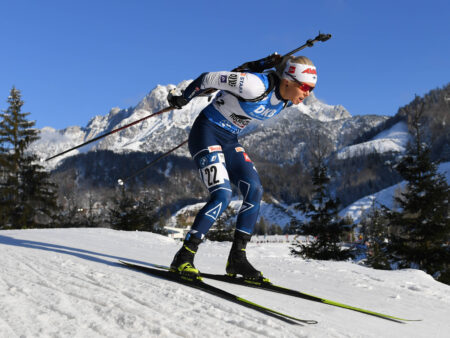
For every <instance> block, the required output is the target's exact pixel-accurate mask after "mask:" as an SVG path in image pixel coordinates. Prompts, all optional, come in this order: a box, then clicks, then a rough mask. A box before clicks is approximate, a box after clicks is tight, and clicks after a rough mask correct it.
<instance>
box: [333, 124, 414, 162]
mask: <svg viewBox="0 0 450 338" xmlns="http://www.w3.org/2000/svg"><path fill="white" fill-rule="evenodd" d="M409 141H411V135H410V134H409V132H408V126H407V124H406V122H403V121H402V122H398V123H397V124H395V125H394V126H393V127H391V128H389V129H387V130H383V131H382V132H380V133H379V134H378V135H376V136H375V137H374V138H373V139H372V140H370V141H367V142H363V143H359V144H355V145H351V146H347V147H344V148H342V149H340V150H339V151H338V153H337V158H338V159H340V160H344V159H347V158H350V157H355V156H361V155H367V154H371V153H387V152H396V153H402V152H404V151H405V149H406V146H407V144H408V142H409Z"/></svg>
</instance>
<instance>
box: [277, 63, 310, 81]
mask: <svg viewBox="0 0 450 338" xmlns="http://www.w3.org/2000/svg"><path fill="white" fill-rule="evenodd" d="M282 78H283V79H286V80H289V81H292V78H294V79H295V80H297V81H299V82H303V83H304V82H307V83H314V84H316V82H317V70H316V67H314V66H311V65H304V64H302V63H291V61H288V62H287V64H286V68H285V69H284V72H283V76H282Z"/></svg>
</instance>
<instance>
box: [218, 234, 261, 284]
mask: <svg viewBox="0 0 450 338" xmlns="http://www.w3.org/2000/svg"><path fill="white" fill-rule="evenodd" d="M251 237H252V236H251V235H249V234H246V233H243V232H241V231H237V230H236V231H235V232H234V241H233V245H232V246H231V251H230V255H229V256H228V261H227V267H226V272H227V275H228V276H230V277H236V275H242V277H243V278H244V279H245V280H251V281H268V279H265V278H264V277H263V274H262V272H261V271H258V270H256V269H255V268H254V267H253V266H252V265H251V264H250V262H249V261H248V260H247V256H246V252H245V248H246V246H247V242H249V241H250V238H251Z"/></svg>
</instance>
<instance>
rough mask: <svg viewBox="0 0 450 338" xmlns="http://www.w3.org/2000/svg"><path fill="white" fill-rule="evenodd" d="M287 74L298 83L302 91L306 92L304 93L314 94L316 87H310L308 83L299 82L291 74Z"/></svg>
mask: <svg viewBox="0 0 450 338" xmlns="http://www.w3.org/2000/svg"><path fill="white" fill-rule="evenodd" d="M285 74H287V75H289V77H290V78H291V79H292V80H293V81H294V82H296V83H297V84H298V85H299V88H300V90H302V91H304V92H310V93H311V92H312V91H313V90H314V88H315V87H311V86H310V85H307V84H306V83H303V82H300V81H299V80H297V79H296V78H295V77H293V76H292V75H291V74H289V73H287V72H285Z"/></svg>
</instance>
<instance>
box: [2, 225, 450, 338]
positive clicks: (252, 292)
mask: <svg viewBox="0 0 450 338" xmlns="http://www.w3.org/2000/svg"><path fill="white" fill-rule="evenodd" d="M178 247H179V243H178V242H175V241H173V240H171V239H169V238H167V237H163V236H159V235H155V234H151V233H142V232H121V231H114V230H109V229H43V230H10V231H0V253H1V255H2V257H3V262H2V265H1V266H0V299H1V307H0V337H8V338H9V337H217V336H219V337H396V338H398V337H449V336H450V325H449V324H448V318H450V287H449V286H447V285H444V284H441V283H438V282H436V281H434V280H433V279H432V278H431V277H430V276H429V275H427V274H425V273H424V272H422V271H417V270H401V271H381V270H373V269H369V268H365V267H362V266H358V265H356V264H353V263H350V262H323V261H314V260H302V259H299V258H295V257H292V256H290V255H289V245H288V244H287V243H268V244H256V243H251V244H249V248H248V256H249V259H250V261H251V262H254V265H255V266H257V267H261V268H263V271H264V273H265V275H266V276H268V277H270V278H271V279H272V280H273V282H274V283H275V284H279V285H283V286H286V287H291V288H295V289H298V290H300V291H303V292H306V293H310V294H313V295H317V296H321V297H324V298H329V299H331V300H335V301H339V302H343V303H346V304H349V305H353V306H357V307H362V308H367V309H370V310H374V311H378V312H383V313H387V314H391V315H395V316H399V317H405V318H410V319H423V321H421V322H410V323H407V324H398V323H395V322H391V321H387V320H383V319H379V318H376V317H372V316H367V315H363V314H360V313H356V312H353V311H349V310H345V309H340V308H337V307H333V306H329V305H324V304H320V303H315V302H311V301H306V300H302V299H298V298H293V297H289V296H286V295H280V294H275V293H270V292H267V291H262V290H257V289H251V288H246V287H243V286H238V285H231V284H227V283H223V282H218V281H210V280H206V281H207V282H208V283H210V284H212V285H215V286H219V287H221V288H223V289H224V290H227V291H229V292H233V293H235V294H237V295H239V296H241V297H244V298H247V299H249V300H251V301H254V302H257V303H260V304H262V305H265V306H268V307H271V308H274V309H275V310H278V311H281V312H285V313H288V314H291V315H293V316H297V317H300V318H304V319H316V320H318V321H319V324H317V325H307V326H299V325H291V324H288V323H285V322H282V321H280V320H278V319H276V318H272V317H269V316H267V315H264V314H262V313H259V312H257V311H254V310H252V309H248V308H245V307H243V306H240V305H238V304H234V303H231V302H229V301H226V300H223V299H220V298H218V297H215V296H213V295H210V294H207V293H205V292H203V291H200V290H196V289H193V288H190V287H187V286H183V285H180V284H177V283H173V282H169V281H166V280H164V279H161V278H157V277H153V276H149V275H145V274H143V273H140V272H136V271H133V270H130V269H128V268H126V267H123V266H121V265H119V264H118V263H117V260H118V259H124V260H129V261H132V262H135V263H140V264H143V263H144V264H145V262H153V263H158V264H166V265H167V264H168V263H169V262H170V260H171V258H172V256H173V254H174V253H175V252H176V251H177V249H178ZM229 248H230V243H213V242H207V243H204V244H202V246H201V247H200V249H199V252H198V254H197V257H196V265H197V267H198V268H199V269H200V270H204V271H208V272H212V273H223V272H224V271H223V270H224V266H225V262H226V258H227V255H228V250H229Z"/></svg>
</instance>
